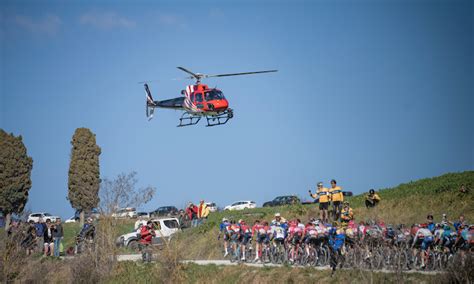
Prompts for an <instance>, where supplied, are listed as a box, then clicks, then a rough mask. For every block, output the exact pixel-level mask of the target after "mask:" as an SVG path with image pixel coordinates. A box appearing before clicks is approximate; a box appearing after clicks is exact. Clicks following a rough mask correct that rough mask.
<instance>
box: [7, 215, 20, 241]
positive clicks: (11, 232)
mask: <svg viewBox="0 0 474 284" xmlns="http://www.w3.org/2000/svg"><path fill="white" fill-rule="evenodd" d="M18 230H19V223H18V221H16V220H13V219H12V220H11V221H10V226H9V228H8V231H7V236H8V237H11V236H14V235H15V233H17V232H18Z"/></svg>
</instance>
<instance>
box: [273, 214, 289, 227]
mask: <svg viewBox="0 0 474 284" xmlns="http://www.w3.org/2000/svg"><path fill="white" fill-rule="evenodd" d="M277 223H278V224H283V223H286V219H285V218H283V217H281V214H280V213H275V219H273V220H272V223H271V224H272V226H273V225H274V224H277Z"/></svg>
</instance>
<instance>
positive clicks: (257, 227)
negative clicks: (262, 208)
mask: <svg viewBox="0 0 474 284" xmlns="http://www.w3.org/2000/svg"><path fill="white" fill-rule="evenodd" d="M269 230H270V227H268V222H267V221H263V222H262V223H261V224H260V221H259V220H256V221H255V224H254V225H253V227H252V235H253V236H255V259H254V262H257V261H259V260H260V257H261V256H262V247H263V246H265V245H266V244H268V231H269Z"/></svg>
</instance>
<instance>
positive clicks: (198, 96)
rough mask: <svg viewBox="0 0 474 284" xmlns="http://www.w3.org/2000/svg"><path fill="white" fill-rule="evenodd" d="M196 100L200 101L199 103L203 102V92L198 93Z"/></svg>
mask: <svg viewBox="0 0 474 284" xmlns="http://www.w3.org/2000/svg"><path fill="white" fill-rule="evenodd" d="M196 102H198V103H200V102H202V94H201V93H196Z"/></svg>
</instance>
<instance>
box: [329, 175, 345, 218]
mask: <svg viewBox="0 0 474 284" xmlns="http://www.w3.org/2000/svg"><path fill="white" fill-rule="evenodd" d="M329 194H330V195H331V201H332V209H333V214H334V217H333V218H334V219H333V220H339V216H340V215H341V208H342V202H344V195H343V194H342V188H341V187H339V186H337V182H336V180H334V179H333V180H331V188H330V189H329Z"/></svg>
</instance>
